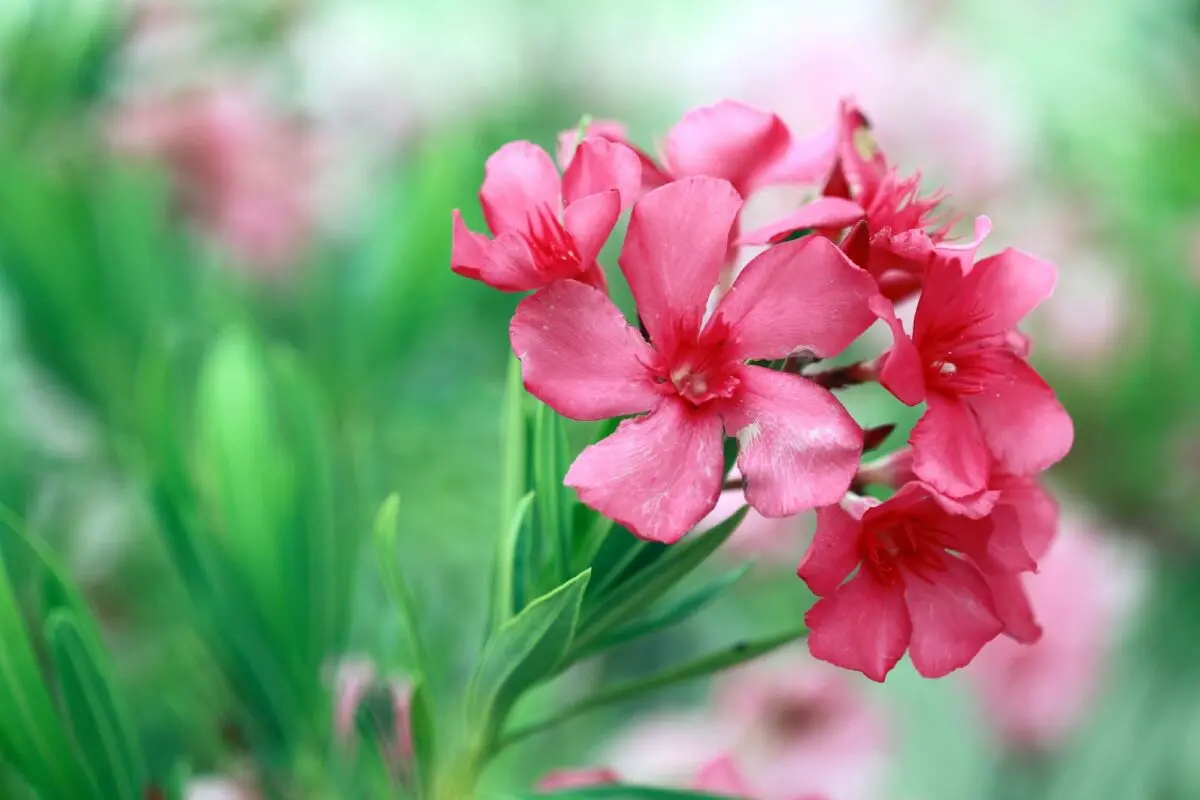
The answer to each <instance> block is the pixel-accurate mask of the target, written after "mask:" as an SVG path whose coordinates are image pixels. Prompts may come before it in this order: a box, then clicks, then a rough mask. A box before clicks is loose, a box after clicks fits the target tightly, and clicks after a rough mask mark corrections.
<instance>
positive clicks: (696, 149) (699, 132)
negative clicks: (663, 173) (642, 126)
mask: <svg viewBox="0 0 1200 800" xmlns="http://www.w3.org/2000/svg"><path fill="white" fill-rule="evenodd" d="M790 139H791V137H790V135H789V134H788V129H787V127H786V126H785V125H784V124H783V121H782V120H780V119H779V117H777V116H775V115H774V114H768V113H766V112H765V111H759V110H757V109H754V108H751V107H749V106H746V105H743V104H742V103H738V102H735V101H732V100H724V101H722V102H720V103H717V104H715V105H711V106H704V107H702V108H696V109H693V110H691V111H689V112H688V113H686V114H684V115H683V119H681V120H680V121H679V123H678V124H676V125H675V127H674V128H672V129H671V132H670V133H668V134H667V140H666V144H665V146H664V148H663V150H664V155H665V161H666V164H667V168H668V170H669V171H670V173H671V174H672V175H673V176H674V177H676V178H681V177H684V176H688V175H708V176H711V177H714V178H724V179H725V180H727V181H729V182H730V183H732V184H733V185H734V186H735V187H737V188H738V190H739V191H742V192H749V191H751V190H752V189H754V188H755V187H756V184H757V179H758V178H759V177H760V176H761V175H763V174H765V173H766V171H767V170H768V169H769V168H770V167H771V166H773V165H774V163H775V162H776V161H778V160H779V159H780V158H782V157H783V156H784V155H785V154H786V152H787V148H788V145H789V143H790Z"/></svg>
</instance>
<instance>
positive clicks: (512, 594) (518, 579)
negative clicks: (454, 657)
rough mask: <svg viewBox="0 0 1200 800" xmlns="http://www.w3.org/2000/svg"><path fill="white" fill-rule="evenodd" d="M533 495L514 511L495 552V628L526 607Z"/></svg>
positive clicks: (530, 493) (527, 495) (529, 495)
mask: <svg viewBox="0 0 1200 800" xmlns="http://www.w3.org/2000/svg"><path fill="white" fill-rule="evenodd" d="M533 497H534V493H533V492H529V493H528V494H526V495H525V496H524V497H523V498H521V501H520V502H519V503H517V505H516V506H515V507H514V509H513V515H512V517H510V518H509V520H508V523H507V524H508V527H507V529H506V530H505V531H504V535H503V536H501V537H500V540H499V541H500V545H499V547H498V548H497V551H496V564H495V567H494V578H493V580H492V587H493V599H492V606H493V613H492V617H493V628H492V630H499V628H500V627H501V626H502V625H503V624H504V623H505V622H507V621H508V620H509V619H511V618H512V615H513V614H514V613H516V612H517V611H519V610H520V609H521V607H522V606H523V605H524V585H525V576H526V573H527V572H528V565H527V564H526V563H525V557H526V551H525V548H524V547H523V546H522V541H521V540H522V538H523V536H525V535H527V531H528V528H529V516H530V512H531V511H532V510H533Z"/></svg>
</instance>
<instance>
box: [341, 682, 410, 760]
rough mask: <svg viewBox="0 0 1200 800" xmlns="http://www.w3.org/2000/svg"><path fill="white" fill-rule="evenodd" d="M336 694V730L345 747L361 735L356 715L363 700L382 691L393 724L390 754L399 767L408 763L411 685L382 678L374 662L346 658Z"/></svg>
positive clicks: (389, 743) (382, 697)
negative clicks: (357, 727)
mask: <svg viewBox="0 0 1200 800" xmlns="http://www.w3.org/2000/svg"><path fill="white" fill-rule="evenodd" d="M334 681H335V694H334V714H333V724H334V732H335V733H336V734H337V737H338V740H339V741H340V742H341V743H342V744H343V745H345V746H347V747H350V746H353V744H354V742H355V741H356V739H357V737H358V731H357V729H356V717H357V715H358V713H359V709H360V708H361V707H362V705H363V703H364V702H370V701H371V699H372V698H373V697H374V696H375V695H376V693H382V695H380V699H383V700H384V702H386V704H387V706H388V710H389V712H390V714H389V716H390V717H391V720H392V723H393V730H392V731H391V732H390V741H389V742H388V746H387V755H388V757H389V759H390V761H391V763H393V764H394V765H396V766H401V767H403V766H406V765H407V764H408V763H409V762H410V761H411V760H412V756H413V739H412V726H411V719H412V686H411V685H410V684H409V683H408V682H407V681H404V680H400V679H398V678H390V679H382V678H381V677H380V675H379V673H378V671H377V670H376V667H375V665H374V664H373V663H372V662H370V661H368V660H364V659H347V660H344V661H342V662H341V663H340V664H338V666H337V673H336V676H335V679H334Z"/></svg>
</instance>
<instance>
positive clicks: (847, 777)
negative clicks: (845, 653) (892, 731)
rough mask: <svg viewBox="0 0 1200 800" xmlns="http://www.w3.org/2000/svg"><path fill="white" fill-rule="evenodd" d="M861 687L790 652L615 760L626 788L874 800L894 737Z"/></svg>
mask: <svg viewBox="0 0 1200 800" xmlns="http://www.w3.org/2000/svg"><path fill="white" fill-rule="evenodd" d="M857 680H858V679H857V677H856V676H853V675H850V674H849V673H846V672H844V671H842V670H838V669H834V668H833V667H830V666H829V665H827V664H822V663H820V662H818V661H816V660H814V659H813V658H811V657H810V656H809V655H808V654H807V653H805V652H804V650H803V649H801V648H789V649H787V650H784V651H781V652H779V653H777V654H775V655H772V656H769V657H767V658H764V659H762V660H760V661H756V662H754V663H752V664H748V665H746V666H743V667H739V668H737V669H735V670H732V671H730V672H728V673H726V674H725V675H722V676H721V677H720V678H719V679H718V680H717V681H716V683H715V684H714V687H713V693H712V698H711V701H710V705H709V707H708V708H707V709H706V710H705V711H703V712H698V713H678V712H677V713H660V714H656V715H653V716H650V717H647V718H646V719H645V720H643V721H641V722H638V723H635V724H634V725H633V726H632V727H631V728H629V729H628V730H627V731H625V732H624V733H622V734H621V735H620V736H619V737H618V738H617V740H616V741H615V742H614V743H613V745H612V746H611V747H610V748H609V752H608V756H609V760H610V761H611V763H612V764H613V765H614V766H615V768H616V769H617V771H618V772H619V773H620V774H621V775H622V776H624V777H625V779H626V781H627V782H630V783H638V784H654V785H670V786H691V787H693V788H697V789H700V790H702V791H709V792H717V791H735V790H736V791H737V792H739V793H741V794H744V795H745V796H747V797H755V798H762V800H795V799H796V798H807V797H809V796H827V797H829V798H836V800H873V799H874V798H876V797H878V791H879V788H880V785H881V783H882V781H883V778H884V777H885V775H884V773H885V770H886V768H887V766H888V761H889V758H890V742H889V731H888V728H887V725H886V721H885V720H884V719H883V717H882V716H881V713H880V710H879V709H878V708H876V707H875V706H873V705H872V704H871V703H870V702H868V700H867V698H866V697H864V696H863V693H862V692H861V691H859V690H861V689H862V688H863V687H861V686H856V681H857Z"/></svg>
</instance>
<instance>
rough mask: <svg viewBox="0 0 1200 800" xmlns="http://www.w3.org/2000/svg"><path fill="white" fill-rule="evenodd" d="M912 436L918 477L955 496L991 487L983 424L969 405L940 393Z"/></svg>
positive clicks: (930, 400)
mask: <svg viewBox="0 0 1200 800" xmlns="http://www.w3.org/2000/svg"><path fill="white" fill-rule="evenodd" d="M925 401H926V403H927V404H928V408H927V409H926V411H925V415H924V416H922V417H921V419H920V420H919V421H918V422H917V424H916V427H914V428H913V430H912V433H911V434H910V435H909V438H908V441H909V443H910V444H912V448H913V471H914V472H916V474H917V477H919V478H920V479H921V480H923V481H925V483H928V484H929V485H930V486H932V487H933V488H935V489H937V490H938V491H939V492H942V493H944V494H948V495H950V496H951V497H964V496H966V495H974V494H977V493H979V492H981V491H983V490H984V489H986V488H987V480H988V473H989V470H990V467H991V463H990V461H991V460H990V458H989V456H988V451H987V447H986V446H985V445H984V443H983V435H982V434H981V433H980V431H979V423H978V422H976V421H975V417H974V415H972V414H971V410H970V409H968V408H967V406H966V404H964V403H962V402H959V401H958V400H956V399H953V398H949V397H946V396H944V395H941V394H938V393H932V394H930V395H929V396H928V397H927V398H926V399H925Z"/></svg>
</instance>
